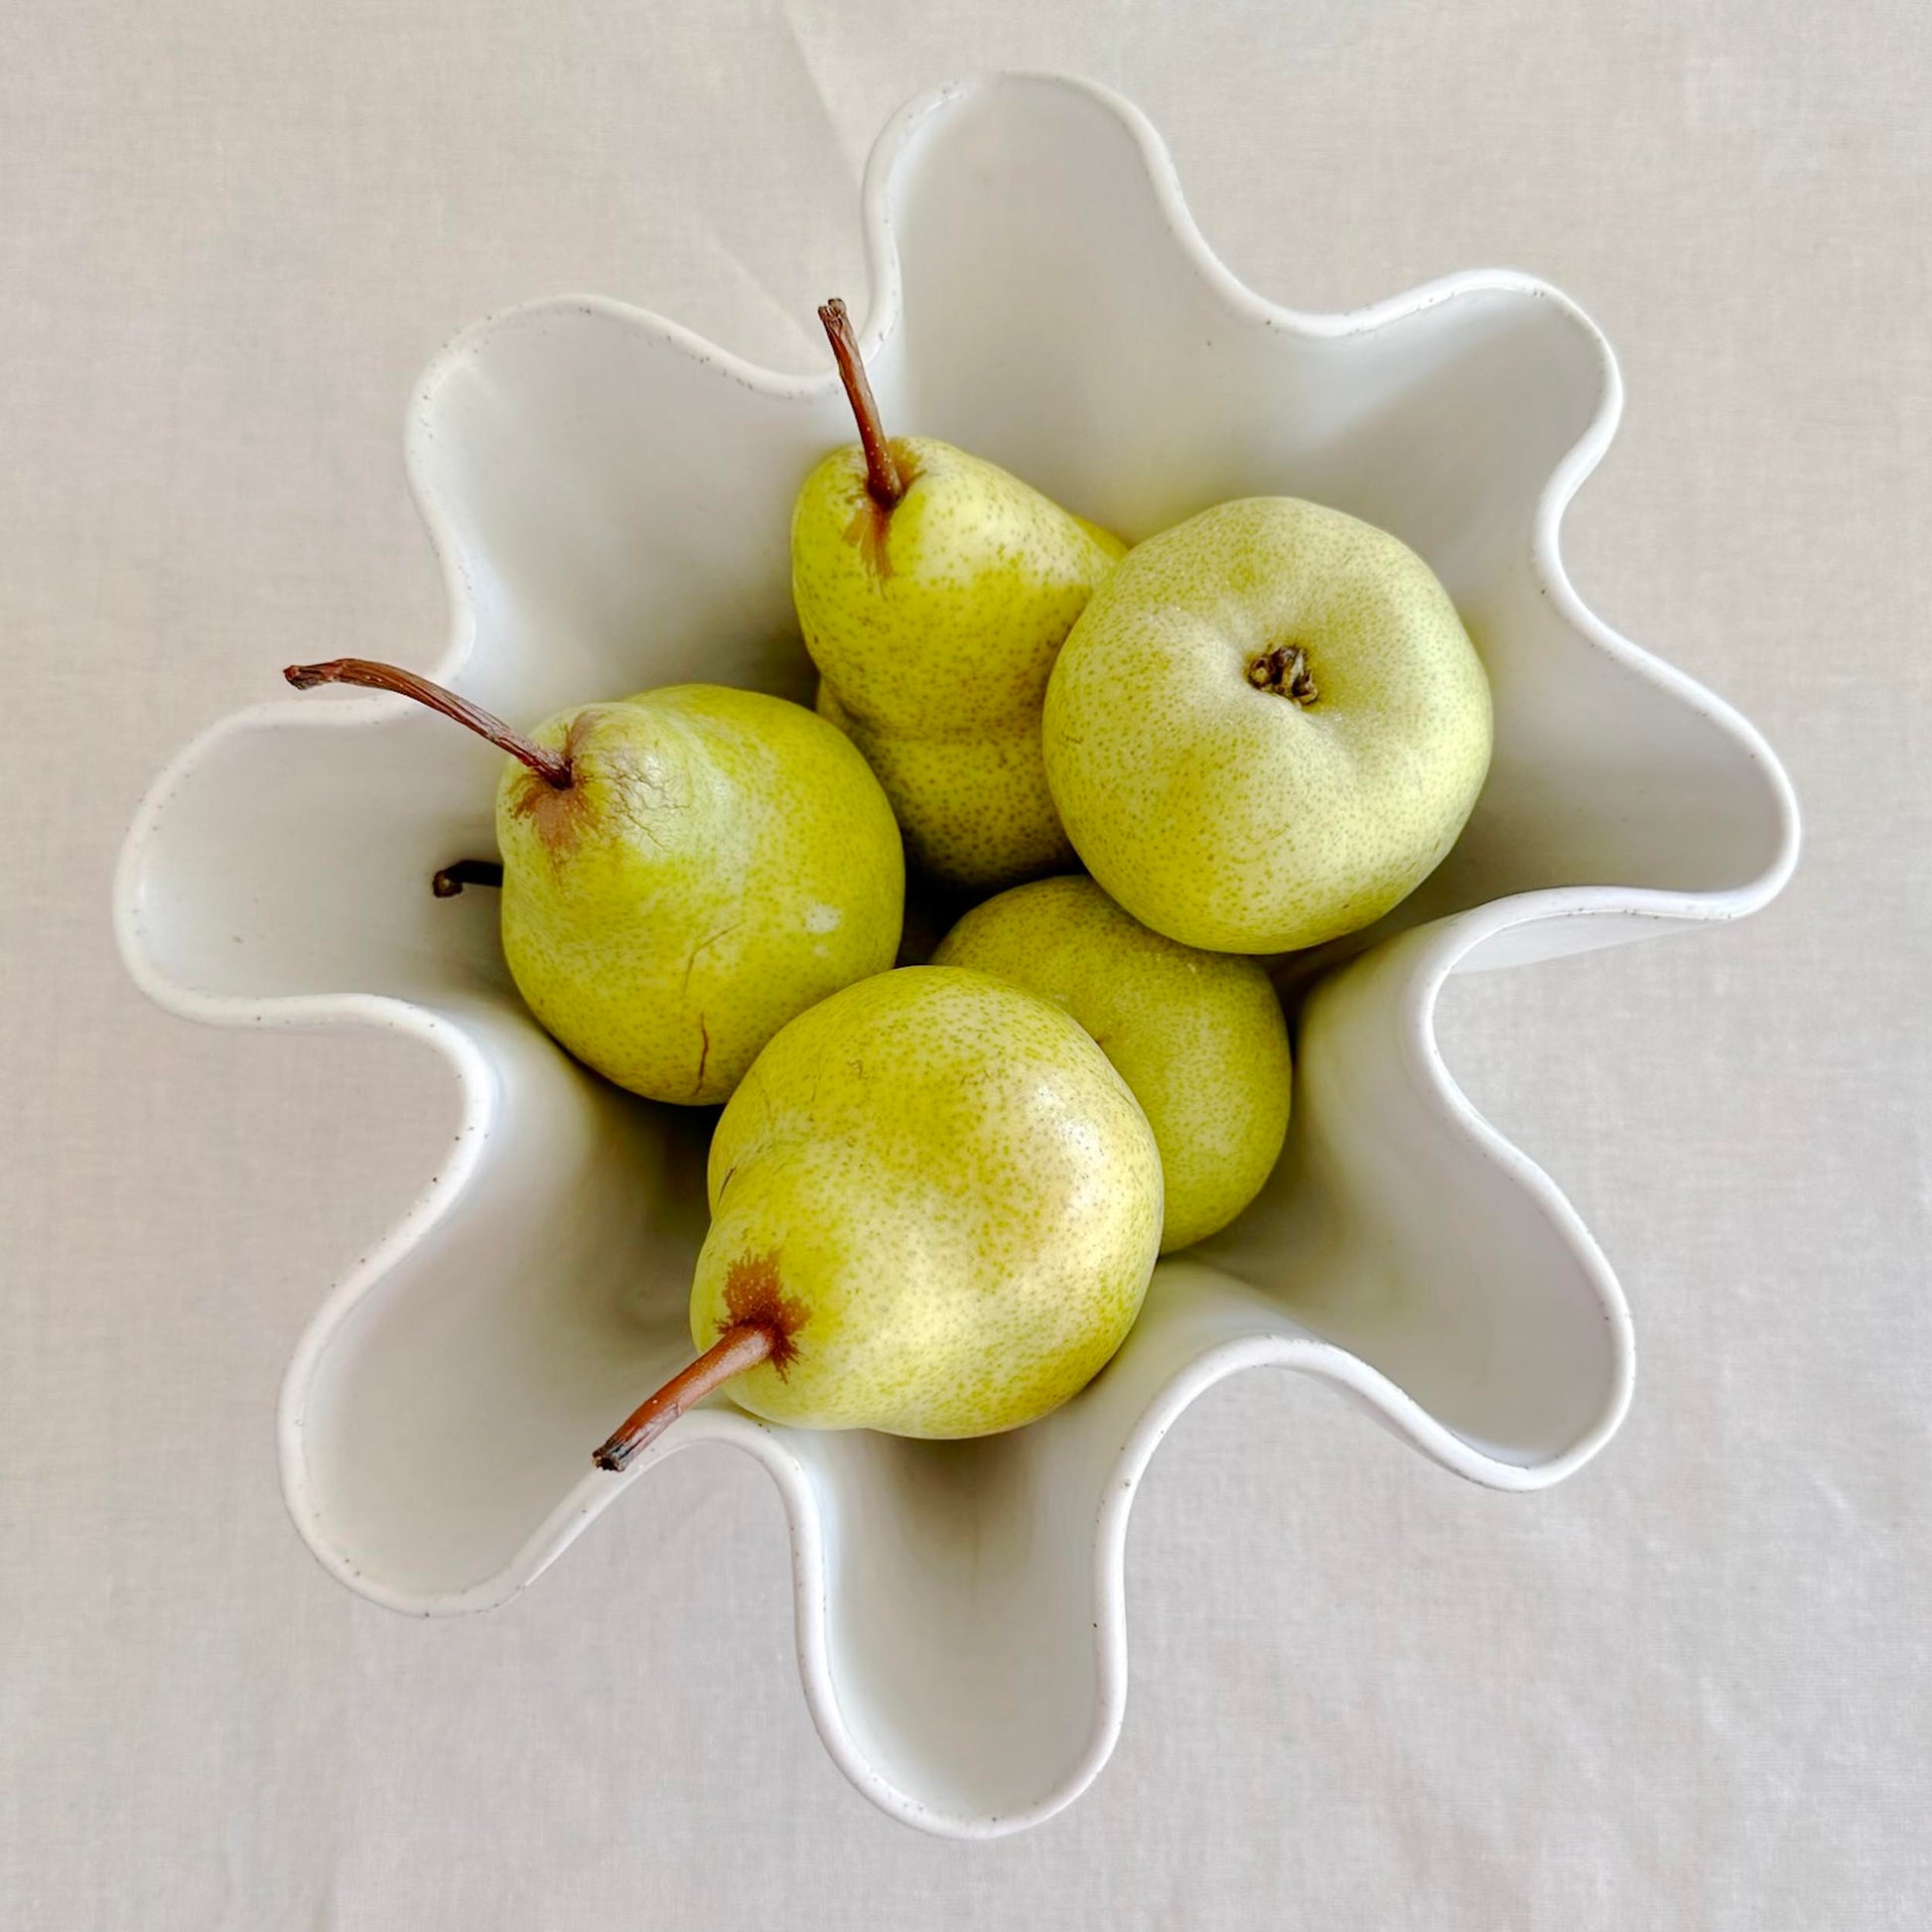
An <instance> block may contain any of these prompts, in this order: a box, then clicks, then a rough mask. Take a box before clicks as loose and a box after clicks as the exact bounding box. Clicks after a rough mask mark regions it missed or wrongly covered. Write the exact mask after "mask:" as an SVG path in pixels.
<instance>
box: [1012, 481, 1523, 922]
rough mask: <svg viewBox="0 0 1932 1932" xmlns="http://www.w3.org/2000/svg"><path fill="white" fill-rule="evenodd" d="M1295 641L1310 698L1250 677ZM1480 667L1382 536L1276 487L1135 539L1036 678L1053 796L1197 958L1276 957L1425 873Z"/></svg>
mask: <svg viewBox="0 0 1932 1932" xmlns="http://www.w3.org/2000/svg"><path fill="white" fill-rule="evenodd" d="M1291 645H1300V646H1301V647H1302V648H1303V650H1305V651H1306V653H1307V668H1308V672H1309V675H1310V677H1311V679H1312V684H1313V688H1314V690H1315V692H1316V693H1317V694H1318V695H1316V697H1315V698H1314V700H1313V702H1311V703H1308V704H1301V703H1296V702H1294V701H1293V700H1292V699H1290V698H1288V697H1285V696H1284V695H1282V694H1281V693H1279V692H1277V691H1273V690H1260V689H1257V688H1256V687H1255V685H1254V684H1253V683H1251V682H1250V681H1249V669H1250V666H1251V665H1252V664H1253V663H1254V661H1255V659H1256V658H1257V657H1258V656H1260V655H1262V654H1264V653H1266V652H1268V651H1271V650H1274V649H1278V648H1281V647H1283V646H1291ZM1490 733H1491V720H1490V701H1489V684H1488V679H1487V678H1486V676H1485V675H1484V673H1483V669H1482V663H1481V660H1480V659H1479V658H1478V657H1477V656H1476V652H1475V647H1474V645H1472V644H1471V643H1470V641H1469V638H1468V633H1467V632H1466V631H1465V630H1464V629H1463V627H1462V623H1461V620H1460V619H1459V618H1458V617H1457V616H1456V613H1455V607H1454V606H1453V605H1452V604H1451V603H1450V602H1449V594H1448V592H1447V591H1445V590H1444V589H1443V587H1442V585H1441V584H1440V583H1439V582H1438V581H1437V579H1436V576H1435V574H1434V572H1432V571H1431V570H1430V568H1429V566H1428V565H1427V564H1426V563H1424V562H1423V560H1422V559H1421V558H1420V557H1418V556H1417V555H1416V553H1415V552H1414V551H1413V550H1411V549H1409V548H1408V546H1407V545H1406V544H1403V543H1402V542H1400V541H1399V540H1398V539H1397V538H1395V537H1392V536H1390V535H1389V534H1388V533H1387V532H1386V531H1383V530H1378V529H1375V528H1374V527H1373V526H1372V525H1370V524H1367V523H1363V522H1360V521H1358V520H1357V519H1356V518H1354V517H1352V516H1345V515H1343V514H1342V512H1341V511H1339V510H1333V509H1327V508H1324V507H1323V506H1321V505H1320V504H1316V503H1308V502H1303V501H1301V500H1299V499H1297V498H1294V497H1286V496H1256V497H1248V498H1245V499H1243V500H1241V501H1238V502H1232V503H1223V504H1221V505H1220V506H1219V507H1218V508H1215V509H1211V510H1206V511H1203V512H1202V513H1201V514H1200V515H1199V516H1196V517H1193V518H1191V519H1190V520H1189V521H1187V522H1185V523H1181V524H1177V525H1176V526H1175V527H1174V528H1173V529H1172V530H1167V531H1164V532H1163V533H1162V534H1161V535H1159V536H1157V537H1151V538H1149V539H1148V541H1147V542H1145V543H1143V544H1141V545H1140V546H1139V547H1138V548H1137V549H1135V550H1134V551H1133V553H1132V554H1131V555H1130V556H1129V557H1128V558H1127V559H1126V561H1125V562H1124V563H1123V564H1122V565H1121V566H1120V568H1119V569H1118V570H1117V571H1115V573H1114V574H1113V576H1112V577H1111V578H1110V579H1109V580H1108V581H1107V583H1106V584H1104V585H1103V586H1102V587H1101V589H1100V590H1099V591H1098V592H1097V593H1096V594H1095V596H1094V598H1093V600H1092V602H1091V603H1090V604H1089V605H1088V606H1087V608H1086V610H1085V611H1084V612H1083V613H1082V614H1081V616H1080V619H1079V621H1077V622H1076V623H1075V624H1074V627H1073V629H1072V631H1071V633H1070V634H1069V635H1068V637H1067V640H1066V643H1065V645H1064V647H1063V648H1062V650H1061V652H1060V655H1059V659H1058V661H1057V663H1056V664H1055V666H1054V669H1053V673H1052V677H1051V681H1050V683H1049V685H1048V687H1047V693H1046V704H1045V711H1044V757H1045V763H1046V772H1047V778H1048V781H1049V783H1050V785H1051V788H1052V794H1053V800H1054V803H1055V804H1056V805H1057V807H1058V808H1059V814H1060V818H1061V821H1062V823H1063V824H1064V825H1065V828H1066V831H1067V834H1068V836H1069V837H1070V838H1071V840H1072V842H1073V845H1074V848H1075V850H1076V851H1077V852H1078V853H1079V855H1080V857H1081V859H1082V860H1083V861H1084V862H1085V864H1086V866H1087V869H1088V870H1089V871H1090V872H1091V873H1092V874H1093V876H1094V878H1096V879H1097V880H1099V882H1100V883H1101V885H1102V886H1104V887H1105V888H1106V889H1107V891H1108V892H1109V893H1111V894H1112V895H1113V897H1115V898H1117V899H1118V900H1119V901H1120V902H1121V904H1122V905H1124V906H1125V907H1126V908H1127V909H1128V910H1129V911H1130V912H1132V913H1133V914H1134V915H1135V917H1136V918H1138V919H1140V920H1141V921H1142V922H1143V923H1144V924H1147V925H1150V926H1152V927H1154V928H1155V930H1156V931H1158V932H1164V933H1166V934H1167V935H1168V936H1169V937H1170V938H1173V939H1177V940H1180V941H1182V942H1183V943H1184V944H1187V945H1191V946H1199V947H1203V948H1205V949H1207V950H1209V951H1214V952H1250V953H1262V952H1287V951H1291V950H1294V949H1295V948H1298V947H1303V946H1312V945H1317V944H1319V943H1320V942H1321V941H1323V940H1325V939H1331V938H1334V937H1336V936H1338V935H1339V934H1341V933H1344V932H1352V931H1354V930H1355V929H1356V928H1357V927H1360V926H1364V925H1367V924H1369V923H1370V922H1371V921H1372V920H1374V919H1377V918H1380V917H1381V915H1382V914H1383V913H1384V912H1386V911H1387V910H1388V909H1389V908H1390V907H1391V906H1392V905H1394V904H1396V903H1397V902H1398V901H1399V900H1400V899H1402V898H1404V897H1407V896H1408V894H1409V893H1411V892H1412V891H1414V889H1415V888H1416V887H1417V886H1418V885H1419V884H1420V883H1421V882H1422V881H1423V880H1424V879H1426V878H1427V877H1428V876H1429V874H1430V873H1432V872H1433V871H1434V870H1435V869H1436V867H1437V866H1438V865H1439V864H1440V863H1441V862H1442V860H1443V858H1444V857H1445V856H1446V855H1447V853H1448V852H1449V847H1450V846H1451V845H1452V844H1454V842H1455V838H1456V835H1457V833H1459V832H1460V831H1461V829H1462V827H1463V825H1464V823H1465V822H1466V821H1467V819H1468V816H1469V813H1470V811H1471V810H1472V809H1473V807H1474V805H1475V801H1476V795H1477V793H1478V792H1479V791H1480V790H1481V789H1482V781H1483V778H1484V776H1485V775H1486V774H1487V772H1488V768H1489V749H1490Z"/></svg>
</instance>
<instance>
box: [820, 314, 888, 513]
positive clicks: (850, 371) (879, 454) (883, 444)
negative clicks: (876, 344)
mask: <svg viewBox="0 0 1932 1932" xmlns="http://www.w3.org/2000/svg"><path fill="white" fill-rule="evenodd" d="M818 319H819V321H820V322H822V323H823V324H824V325H825V336H826V340H827V341H828V342H830V344H831V345H832V357H833V359H834V360H835V361H836V362H837V363H838V365H839V380H840V381H841V382H843V383H844V384H845V393H846V396H847V398H848V399H849V400H850V402H851V404H852V413H853V415H854V416H856V417H857V418H858V419H859V446H860V448H861V449H863V450H864V451H865V453H866V490H867V493H868V494H869V495H870V496H871V497H872V500H873V501H874V502H875V503H877V504H878V505H879V507H880V508H881V509H882V510H889V509H891V508H892V507H893V506H894V505H895V504H896V503H897V501H898V499H899V498H900V497H901V496H903V495H904V494H905V479H904V477H903V476H901V475H900V474H899V467H898V463H897V459H896V458H895V457H894V455H893V451H892V446H891V445H890V444H889V443H888V442H887V441H886V428H885V425H884V424H883V423H882V422H881V421H880V420H879V404H878V403H877V402H876V401H875V400H874V399H873V393H872V383H871V381H870V379H869V378H868V377H867V375H866V364H865V361H864V358H863V357H862V356H861V355H860V353H859V339H858V337H857V336H855V335H854V334H853V332H852V318H851V317H850V316H849V315H847V314H846V311H845V304H844V303H843V302H841V301H840V300H839V298H838V297H837V296H836V295H835V296H834V297H833V298H832V299H831V301H829V302H828V303H826V304H825V305H824V307H823V308H821V309H820V310H819V312H818Z"/></svg>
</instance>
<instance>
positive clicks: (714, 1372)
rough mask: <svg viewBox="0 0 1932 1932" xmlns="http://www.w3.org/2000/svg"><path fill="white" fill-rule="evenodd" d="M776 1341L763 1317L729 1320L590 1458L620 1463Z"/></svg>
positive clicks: (608, 1465)
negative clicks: (722, 1329)
mask: <svg viewBox="0 0 1932 1932" xmlns="http://www.w3.org/2000/svg"><path fill="white" fill-rule="evenodd" d="M782 1341H783V1336H782V1333H781V1331H780V1330H779V1329H778V1328H777V1327H775V1326H774V1325H772V1324H770V1323H768V1322H763V1321H741V1322H734V1323H733V1325H732V1326H731V1327H729V1328H727V1329H726V1330H725V1332H724V1333H723V1334H722V1335H720V1336H719V1337H718V1339H717V1340H716V1341H714V1342H713V1343H712V1344H711V1346H710V1347H709V1348H707V1349H706V1350H705V1351H704V1353H703V1354H702V1355H700V1356H699V1357H698V1359H697V1360H696V1361H695V1362H691V1363H688V1364H687V1365H686V1366H685V1367H683V1368H681V1369H679V1370H678V1372H677V1373H676V1374H675V1375H673V1376H672V1377H671V1379H670V1380H669V1381H668V1382H666V1383H665V1384H664V1386H663V1387H662V1388H661V1389H659V1390H658V1391H657V1393H656V1394H655V1395H653V1396H648V1397H646V1398H645V1399H644V1401H643V1402H641V1403H640V1404H639V1405H638V1406H637V1408H636V1409H634V1410H633V1411H632V1412H631V1414H630V1416H629V1417H628V1419H627V1420H626V1421H625V1422H624V1424H623V1426H622V1428H621V1429H620V1430H618V1431H617V1433H616V1434H615V1435H613V1436H612V1438H611V1440H610V1441H609V1442H608V1443H606V1444H605V1445H604V1446H603V1448H601V1449H599V1450H598V1451H597V1453H596V1454H594V1455H593V1456H592V1457H591V1460H592V1461H593V1462H595V1463H596V1464H597V1466H598V1467H599V1468H600V1469H621V1468H623V1467H625V1466H626V1465H627V1464H628V1463H629V1462H630V1460H631V1458H632V1457H633V1456H635V1455H636V1454H638V1452H639V1451H640V1450H643V1449H648V1448H649V1447H650V1446H651V1444H652V1443H654V1442H656V1440H657V1439H658V1437H660V1436H661V1435H663V1433H664V1432H665V1430H667V1429H669V1428H670V1426H671V1425H672V1423H674V1422H676V1421H677V1419H678V1417H680V1416H681V1415H683V1414H684V1412H685V1410H687V1409H689V1408H690V1407H691V1406H692V1405H693V1404H694V1403H699V1402H702V1401H703V1400H704V1399H705V1397H706V1396H708V1395H710V1394H711V1393H712V1391H713V1390H714V1389H720V1388H723V1387H724V1385H725V1384H726V1383H727V1382H729V1381H730V1380H731V1379H732V1377H733V1376H734V1375H743V1374H744V1373H745V1371H746V1370H747V1369H748V1368H756V1367H757V1366H758V1365H759V1363H760V1362H762V1361H766V1360H768V1359H769V1358H770V1356H771V1354H772V1352H773V1351H774V1349H777V1348H778V1347H780V1346H781V1345H782Z"/></svg>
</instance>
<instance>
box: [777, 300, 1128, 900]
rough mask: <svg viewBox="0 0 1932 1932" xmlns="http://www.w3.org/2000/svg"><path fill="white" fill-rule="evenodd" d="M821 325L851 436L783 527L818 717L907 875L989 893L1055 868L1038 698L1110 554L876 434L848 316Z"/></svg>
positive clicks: (1043, 510) (1000, 473) (976, 468)
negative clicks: (841, 385) (878, 803)
mask: <svg viewBox="0 0 1932 1932" xmlns="http://www.w3.org/2000/svg"><path fill="white" fill-rule="evenodd" d="M819 314H820V317H821V319H822V320H823V321H824V323H825V326H826V331H827V334H828V335H829V336H830V338H831V341H832V345H833V349H834V352H835V354H836V355H837V357H838V360H839V367H840V373H841V375H842V377H843V378H844V381H845V384H846V389H847V394H848V397H849V399H850V401H851V404H852V407H853V410H854V413H855V414H856V416H857V419H858V422H859V428H860V436H861V440H860V442H859V443H857V444H855V445H852V446H850V447H849V448H846V449H842V450H835V451H833V453H832V454H831V455H830V456H828V457H826V458H825V459H824V461H823V462H821V463H820V464H819V465H818V467H817V468H816V469H815V470H813V471H812V473H811V475H810V476H809V477H807V478H806V480H805V483H804V486H803V487H802V488H801V489H800V491H799V493H798V500H797V503H796V505H795V506H794V508H793V512H792V524H791V560H792V596H793V601H794V603H795V604H796V606H797V611H798V622H799V626H800V628H801V629H802V630H803V632H804V636H805V646H806V648H807V649H808V650H809V651H810V652H811V656H812V661H813V663H814V664H815V665H816V666H817V667H818V671H819V675H820V679H821V683H820V686H819V698H818V708H819V711H820V713H821V714H822V715H823V716H825V717H827V718H829V719H831V720H832V722H833V723H834V724H836V725H837V726H838V728H839V729H840V730H841V731H842V732H844V733H846V734H847V735H848V736H849V737H850V738H851V740H852V742H853V743H854V744H855V745H857V746H858V748H859V749H860V751H861V752H863V753H864V754H865V757H866V759H867V761H868V762H869V763H870V764H871V765H872V767H873V769H874V770H875V771H876V772H877V773H878V774H879V779H880V782H881V783H882V784H883V785H884V786H885V788H886V795H887V796H888V797H889V798H890V799H891V800H892V802H893V810H894V811H895V812H896V813H897V817H898V822H899V825H900V828H901V829H902V830H903V832H904V834H905V845H906V852H907V855H908V857H909V858H910V859H911V861H912V863H913V864H914V865H915V866H916V867H917V868H919V869H920V870H922V871H924V872H927V873H929V874H931V875H932V876H933V877H934V878H936V879H939V880H942V881H944V882H946V883H947V884H949V885H953V886H960V887H968V888H973V889H977V890H981V891H986V890H991V889H994V888H997V887H999V886H1003V885H1010V884H1012V883H1013V882H1015V881H1016V880H1020V879H1025V878H1029V877H1032V876H1034V875H1035V874H1038V873H1042V872H1050V871H1052V870H1053V869H1054V868H1055V867H1059V866H1064V865H1066V864H1067V863H1068V862H1069V861H1070V860H1071V858H1072V848H1071V847H1070V846H1069V845H1068V843H1067V839H1066V834H1065V832H1064V831H1063V830H1062V829H1061V826H1060V821H1059V816H1058V814H1057V812H1056V811H1055V810H1054V806H1053V799H1052V794H1051V792H1050V791H1049V790H1048V788H1047V783H1046V769H1045V763H1044V760H1043V759H1042V757H1041V753H1040V739H1039V714H1040V703H1041V700H1042V698H1043V697H1044V695H1045V690H1046V680H1047V677H1048V675H1049V674H1050V673H1051V671H1052V668H1053V659H1054V656H1055V654H1056V653H1057V652H1058V650H1059V647H1060V644H1061V642H1062V640H1063V639H1064V638H1065V636H1066V633H1067V631H1068V629H1069V627H1070V626H1071V625H1072V623H1073V621H1074V619H1076V618H1077V617H1078V616H1079V615H1080V612H1081V611H1082V610H1083V609H1084V608H1085V606H1086V602H1087V599H1088V598H1089V597H1090V596H1091V595H1092V594H1093V592H1094V589H1095V588H1096V586H1098V585H1099V584H1101V583H1102V582H1104V581H1105V579H1106V578H1107V576H1108V575H1109V573H1110V572H1111V571H1112V570H1113V567H1114V564H1115V562H1116V560H1117V559H1118V558H1119V557H1120V556H1121V555H1122V554H1123V552H1124V550H1125V548H1126V546H1125V545H1124V544H1122V543H1121V541H1120V540H1119V538H1117V537H1114V536H1111V535H1109V534H1108V533H1107V532H1106V531H1105V530H1101V529H1098V528H1096V527H1095V526H1094V525H1093V524H1091V523H1088V522H1086V521H1084V520H1083V519H1082V518H1080V517H1077V516H1074V515H1072V514H1071V513H1069V512H1068V511H1066V510H1063V509H1061V508H1060V506H1059V505H1058V504H1057V503H1054V502H1052V501H1051V500H1050V499H1049V498H1047V497H1045V496H1042V495H1041V494H1040V493H1039V491H1037V490H1036V489H1033V488H1030V487H1029V486H1028V485H1027V484H1026V483H1022V482H1021V481H1020V480H1019V478H1017V477H1014V476H1011V475H1009V474H1008V472H1006V471H1005V470H1002V469H1000V468H999V467H998V466H997V465H996V464H992V463H988V462H986V461H984V460H983V459H982V458H979V457H976V456H971V455H968V454H967V453H966V452H965V451H964V450H959V449H955V448H954V447H953V446H952V445H951V444H949V443H942V442H938V441H936V440H934V439H932V438H929V437H917V436H909V437H893V438H890V439H889V438H887V436H886V435H885V432H884V429H883V427H882V426H881V424H880V420H879V414H878V408H877V405H876V404H875V402H874V400H873V396H872V390H871V387H870V385H869V383H868V382H867V380H866V374H865V369H864V366H863V364H862V363H861V361H860V359H859V351H858V345H857V343H856V341H855V340H854V338H853V336H852V333H851V324H850V322H849V320H848V319H847V317H846V314H845V308H844V305H843V304H842V303H828V304H827V305H826V306H825V308H823V309H822V310H820V312H819Z"/></svg>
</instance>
